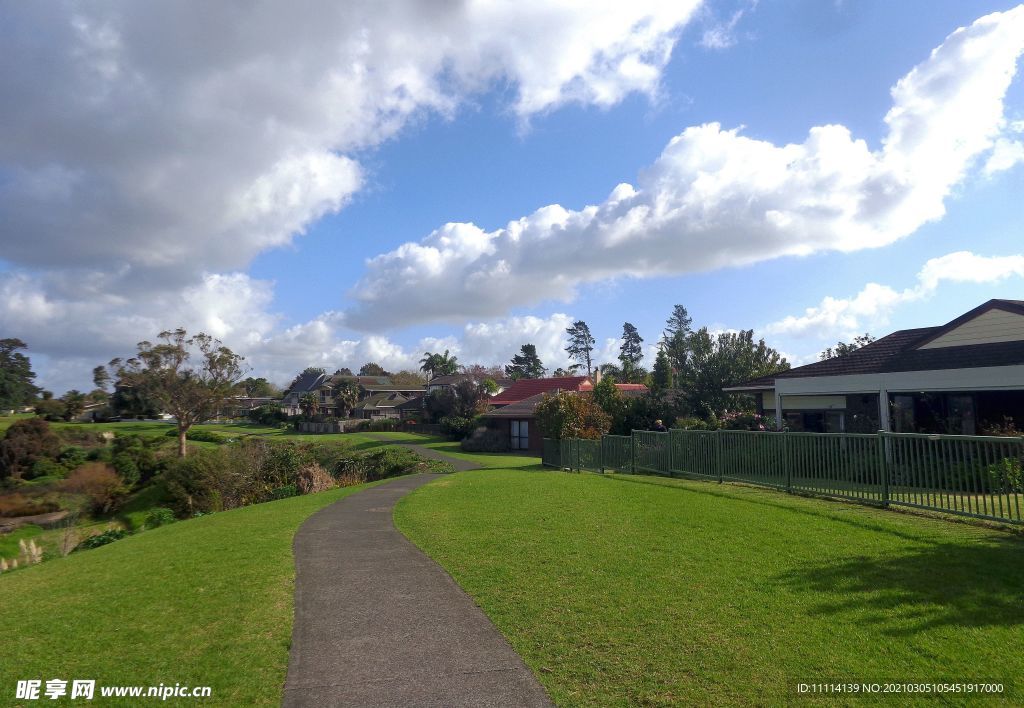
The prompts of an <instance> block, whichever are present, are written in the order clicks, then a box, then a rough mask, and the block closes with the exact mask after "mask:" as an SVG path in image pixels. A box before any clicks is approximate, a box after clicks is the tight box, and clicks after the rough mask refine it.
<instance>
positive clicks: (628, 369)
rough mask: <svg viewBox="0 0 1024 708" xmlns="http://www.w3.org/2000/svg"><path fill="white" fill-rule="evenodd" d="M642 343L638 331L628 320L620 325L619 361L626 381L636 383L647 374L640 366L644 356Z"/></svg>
mask: <svg viewBox="0 0 1024 708" xmlns="http://www.w3.org/2000/svg"><path fill="white" fill-rule="evenodd" d="M643 343H644V340H643V338H642V337H641V336H640V333H639V332H637V331H636V327H634V326H633V325H632V324H630V323H629V322H625V323H623V325H622V346H621V347H619V363H620V364H621V365H622V378H623V380H624V381H625V382H626V383H637V382H638V381H639V380H640V379H642V378H643V377H644V376H646V375H647V372H646V371H644V370H643V369H642V368H641V367H640V362H641V361H643V358H644V350H643V347H642V346H641V345H642V344H643Z"/></svg>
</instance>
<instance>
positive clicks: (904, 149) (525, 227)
mask: <svg viewBox="0 0 1024 708" xmlns="http://www.w3.org/2000/svg"><path fill="white" fill-rule="evenodd" d="M1022 52H1024V6H1020V7H1018V8H1016V9H1014V10H1011V11H1009V12H1005V13H994V14H992V15H988V16H986V17H983V18H981V19H979V20H977V21H976V22H975V23H974V24H972V25H971V26H970V27H967V28H961V29H959V30H957V31H955V32H953V33H952V34H951V35H950V36H949V37H947V38H946V40H945V41H944V42H943V44H942V45H941V46H939V47H938V48H937V49H935V50H934V51H933V52H932V54H931V56H930V57H929V58H928V59H927V60H925V61H924V62H922V63H921V64H919V65H918V66H917V67H915V68H914V69H913V70H912V71H911V72H910V73H909V74H907V75H906V76H905V77H904V78H903V79H901V80H900V81H899V82H898V83H897V84H896V86H895V87H894V88H893V89H892V96H893V106H892V109H891V110H890V111H889V112H888V114H887V115H886V117H885V122H886V124H887V125H888V133H887V135H886V137H885V140H884V144H883V146H882V147H881V149H878V150H871V149H870V148H869V147H868V145H867V144H866V143H865V142H864V141H863V140H856V139H854V138H853V137H852V136H851V135H850V132H849V130H848V129H847V128H845V127H843V126H841V125H825V126H819V127H815V128H812V129H811V130H810V131H809V134H808V137H807V139H806V140H805V141H804V142H803V143H799V144H789V145H781V146H779V145H774V144H772V143H769V142H767V141H763V140H755V139H752V138H748V137H745V136H743V135H741V134H740V132H739V130H736V129H734V130H723V129H722V128H721V126H720V125H719V124H717V123H710V124H706V125H702V126H696V127H691V128H687V129H686V130H684V131H683V132H682V133H681V134H680V135H678V136H676V137H675V138H673V140H672V141H671V142H670V143H669V144H668V146H667V147H666V148H665V150H664V151H663V152H662V154H661V156H660V157H659V158H658V159H657V160H656V161H655V163H654V164H653V165H652V166H651V167H650V168H648V169H647V170H645V171H644V172H642V173H641V174H640V176H639V180H638V185H637V186H636V187H634V186H632V185H619V186H618V187H616V188H615V189H614V190H613V191H612V193H611V195H610V196H609V197H608V199H606V200H605V201H604V202H603V203H601V204H598V205H594V206H587V207H584V208H583V209H580V210H578V211H574V210H571V209H567V208H565V207H563V206H560V205H557V204H556V205H551V206H547V207H544V208H542V209H539V210H537V211H536V212H534V213H533V214H530V215H529V216H525V217H522V218H520V219H518V220H515V221H512V222H510V223H509V224H508V225H507V226H505V227H504V228H501V229H497V230H495V231H490V232H487V231H484V230H482V229H480V228H479V227H477V226H476V225H474V224H467V223H461V224H446V225H445V226H442V227H441V228H439V229H437V230H436V231H434V232H433V233H431V234H430V235H429V236H427V237H426V238H424V239H423V240H422V241H420V242H418V243H407V244H404V245H402V246H400V247H399V248H397V249H395V250H394V251H391V252H389V253H386V254H383V255H380V256H378V257H376V258H373V259H371V260H370V261H369V262H368V264H367V273H366V275H365V276H364V278H363V279H362V281H361V282H360V283H359V284H358V286H357V287H356V288H354V289H353V290H352V291H351V292H350V296H351V297H352V298H353V299H354V300H356V302H357V304H356V306H355V307H354V308H352V309H351V310H349V311H348V312H347V313H346V321H347V322H348V323H349V324H350V325H351V326H354V327H358V328H370V327H381V326H400V325H405V324H410V323H414V322H424V321H430V320H438V321H445V320H447V321H455V320H459V319H461V318H465V317H492V316H500V315H502V314H504V313H505V312H508V311H509V310H510V309H512V308H514V307H522V306H525V305H532V304H537V303H540V302H543V301H546V300H560V301H568V300H571V299H572V297H573V296H574V294H575V291H576V287H577V286H578V285H580V284H582V283H587V282H595V281H601V280H607V279H609V278H614V277H621V276H633V277H650V276H658V275H673V274H683V273H690V272H695V271H703V270H710V269H715V268H721V267H726V266H737V265H745V264H750V263H754V262H757V261H761V260H764V259H768V258H775V257H779V256H784V255H805V254H809V253H813V252H816V251H822V250H839V251H855V250H858V249H862V248H870V247H878V246H883V245H886V244H889V243H892V242H893V241H895V240H897V239H899V238H902V237H904V236H906V235H908V234H910V233H912V232H914V231H915V230H916V229H917V228H918V227H920V226H921V225H922V224H924V223H926V222H928V221H932V220H935V219H939V218H941V217H942V216H943V214H944V210H945V206H944V201H945V199H946V198H947V197H948V196H949V194H950V192H951V191H952V190H953V189H954V187H955V186H956V185H958V184H959V183H960V182H961V181H962V180H963V178H964V176H965V174H966V173H967V172H968V170H970V169H971V167H972V166H973V165H974V164H975V161H976V159H977V158H978V157H979V156H981V155H984V154H985V153H986V152H987V151H989V150H991V149H992V148H993V146H994V145H995V141H996V140H997V139H998V138H999V137H1000V135H1001V134H1002V132H1003V131H1004V130H1005V129H1006V124H1005V119H1004V117H1003V98H1004V96H1005V94H1006V91H1007V88H1008V87H1009V85H1010V82H1011V80H1012V78H1013V76H1014V74H1015V72H1016V67H1017V59H1018V57H1019V56H1020V54H1021V53H1022ZM424 292H428V293H430V297H429V298H422V297H419V296H418V294H419V293H424Z"/></svg>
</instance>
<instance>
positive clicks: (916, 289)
mask: <svg viewBox="0 0 1024 708" xmlns="http://www.w3.org/2000/svg"><path fill="white" fill-rule="evenodd" d="M1014 276H1016V277H1022V278H1024V255H1012V256H979V255H976V254H974V253H971V252H970V251H957V252H955V253H948V254H946V255H945V256H941V257H939V258H932V259H930V260H929V261H927V262H926V263H925V264H924V267H922V268H921V270H920V271H919V272H918V274H917V284H916V285H914V286H913V287H910V288H906V289H904V290H896V289H894V288H891V287H889V286H888V285H879V284H878V283H868V284H867V285H865V286H864V288H863V289H862V290H861V291H860V292H859V293H857V294H856V295H854V296H853V297H850V298H835V297H826V298H824V299H823V300H822V301H821V303H819V304H818V305H816V306H815V307H808V308H807V309H806V310H805V311H804V314H802V315H799V316H794V315H790V316H788V317H785V318H783V319H781V320H778V321H776V322H772V323H770V324H768V325H766V326H765V327H763V328H762V331H763V332H765V333H766V334H781V335H788V336H794V337H806V336H813V337H814V338H816V339H830V338H840V339H849V338H851V337H855V336H857V335H858V334H863V333H864V332H865V331H866V330H868V329H870V328H872V327H879V326H883V325H885V324H887V323H888V321H889V317H890V315H891V314H892V313H893V311H895V310H896V309H897V308H898V307H899V306H900V305H902V304H904V303H908V302H914V301H916V300H922V299H925V298H927V297H929V296H930V295H932V294H933V293H935V291H936V290H937V289H938V288H939V286H940V285H941V284H942V283H944V282H948V283H997V282H999V281H1002V280H1006V279H1007V278H1010V277H1014Z"/></svg>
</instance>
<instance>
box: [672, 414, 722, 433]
mask: <svg viewBox="0 0 1024 708" xmlns="http://www.w3.org/2000/svg"><path fill="white" fill-rule="evenodd" d="M672 427H673V428H679V429H680V430H717V429H718V419H717V418H714V419H712V420H711V421H707V420H704V419H703V418H697V417H696V416H685V417H683V418H676V422H675V423H673V424H672Z"/></svg>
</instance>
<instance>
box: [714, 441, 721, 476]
mask: <svg viewBox="0 0 1024 708" xmlns="http://www.w3.org/2000/svg"><path fill="white" fill-rule="evenodd" d="M721 432H722V431H721V429H719V430H716V431H715V471H716V472H718V483H719V484H721V483H722V435H721Z"/></svg>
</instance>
